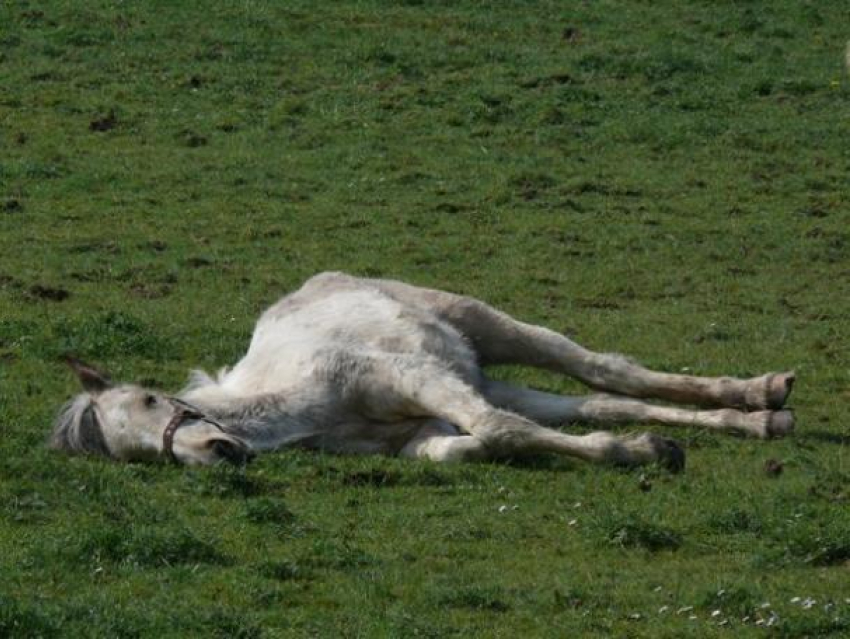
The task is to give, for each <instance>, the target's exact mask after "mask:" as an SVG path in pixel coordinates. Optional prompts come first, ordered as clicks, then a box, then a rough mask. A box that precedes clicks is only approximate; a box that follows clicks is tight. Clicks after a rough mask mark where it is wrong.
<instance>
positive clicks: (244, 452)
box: [212, 439, 254, 466]
mask: <svg viewBox="0 0 850 639" xmlns="http://www.w3.org/2000/svg"><path fill="white" fill-rule="evenodd" d="M212 451H213V453H215V455H216V457H218V458H220V459H223V460H225V461H227V462H230V463H231V464H237V465H240V466H241V465H242V464H247V463H248V462H249V461H251V460H252V459H253V458H254V453H253V452H252V451H251V450H250V449H249V448H248V447H247V446H245V445H244V444H241V443H238V442H234V441H231V440H229V439H217V440H215V441H214V442H213V445H212Z"/></svg>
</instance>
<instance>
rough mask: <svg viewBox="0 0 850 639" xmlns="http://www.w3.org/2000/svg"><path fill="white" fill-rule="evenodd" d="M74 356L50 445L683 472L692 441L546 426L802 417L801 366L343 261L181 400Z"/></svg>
mask: <svg viewBox="0 0 850 639" xmlns="http://www.w3.org/2000/svg"><path fill="white" fill-rule="evenodd" d="M69 362H70V364H71V366H72V367H73V368H74V369H75V371H76V373H77V374H78V376H79V378H80V380H81V381H82V384H83V386H84V388H85V390H86V392H85V393H83V394H81V395H79V396H77V397H76V398H74V399H72V400H71V401H70V402H68V404H66V405H65V407H64V408H63V409H62V411H61V413H60V414H59V417H58V419H57V422H56V425H55V429H54V432H53V437H52V442H51V443H52V445H53V447H55V448H58V449H62V450H67V451H71V452H82V453H98V454H102V455H106V456H107V457H111V458H113V459H118V460H123V461H130V460H158V459H164V460H172V461H177V462H182V463H187V464H209V463H212V462H216V461H218V460H221V459H224V460H228V461H232V462H237V463H240V462H244V461H246V460H248V459H249V458H250V457H252V456H253V454H254V453H256V452H261V451H268V450H277V449H281V448H285V447H287V446H298V447H302V448H310V449H318V450H323V451H331V452H335V453H359V454H371V453H381V454H387V455H400V456H404V457H416V458H425V459H431V460H436V461H465V460H480V459H488V458H494V457H504V456H510V455H518V454H523V453H541V452H553V453H561V454H565V455H571V456H574V457H579V458H581V459H585V460H588V461H592V462H608V463H617V464H645V463H651V462H660V463H662V464H664V465H666V466H668V467H669V468H671V469H673V470H680V469H681V468H683V466H684V453H683V451H682V449H681V448H680V447H679V446H678V445H677V444H676V443H675V442H674V441H672V440H670V439H666V438H663V437H660V436H658V435H653V434H650V433H646V434H641V435H636V436H624V437H622V436H615V435H613V434H610V433H608V432H593V433H590V434H586V435H569V434H566V433H563V432H560V431H557V430H553V429H550V428H547V427H544V426H542V425H540V424H541V423H549V424H559V423H564V422H571V421H599V422H604V423H613V422H656V423H662V424H685V425H689V426H703V427H706V428H712V429H716V430H729V431H737V432H741V433H745V434H748V435H752V436H755V437H760V438H769V437H775V436H782V435H785V434H787V433H789V432H790V431H791V430H792V429H793V424H794V422H793V416H792V413H791V412H790V411H788V410H782V406H783V405H784V403H785V401H786V399H787V397H788V394H789V393H790V391H791V387H792V384H793V382H794V375H793V374H792V373H772V374H767V375H763V376H761V377H755V378H752V379H734V378H729V377H720V378H708V377H693V376H689V375H675V374H668V373H660V372H654V371H650V370H647V369H645V368H643V367H641V366H640V365H638V364H636V363H634V362H632V361H630V360H628V359H626V358H624V357H622V356H619V355H613V354H603V353H595V352H592V351H589V350H587V349H585V348H583V347H581V346H579V345H578V344H576V343H575V342H573V341H571V340H569V339H567V338H566V337H564V336H562V335H559V334H557V333H555V332H553V331H550V330H548V329H545V328H541V327H539V326H533V325H530V324H525V323H523V322H520V321H517V320H515V319H513V318H511V317H509V316H508V315H506V314H504V313H502V312H500V311H498V310H495V309H493V308H492V307H490V306H488V305H486V304H484V303H483V302H480V301H478V300H475V299H472V298H469V297H463V296H459V295H454V294H451V293H445V292H441V291H436V290H430V289H424V288H418V287H415V286H410V285H407V284H403V283H401V282H395V281H390V280H371V279H361V278H357V277H351V276H348V275H344V274H342V273H324V274H321V275H317V276H315V277H313V278H311V279H310V280H308V281H307V282H306V283H305V284H304V285H303V286H302V288H301V289H299V290H298V291H296V292H294V293H292V294H290V295H287V296H285V297H284V298H283V299H281V300H280V301H278V302H277V303H276V304H274V305H273V306H272V307H271V308H269V309H268V310H267V311H266V312H265V313H264V314H263V315H262V317H260V320H259V322H258V323H257V326H256V329H255V331H254V335H253V338H252V340H251V344H250V347H249V349H248V353H247V354H246V355H245V356H244V357H243V358H242V360H241V361H240V362H239V363H238V364H236V366H235V367H233V368H232V369H230V370H228V369H223V370H222V371H220V372H219V374H218V376H217V379H213V378H211V377H210V376H208V375H206V374H205V373H203V372H199V371H195V372H193V374H192V377H191V380H190V383H189V385H188V387H187V388H186V389H184V390H183V391H182V393H180V395H179V396H177V397H171V396H168V395H164V394H162V393H161V392H158V391H153V390H147V389H144V388H141V387H139V386H135V385H131V384H119V385H114V384H112V383H111V382H110V381H109V379H108V377H107V376H105V375H104V374H102V373H99V372H97V371H96V370H95V369H93V368H91V367H89V366H87V365H85V364H83V363H81V362H79V361H77V360H73V359H70V358H69ZM490 364H524V365H528V366H538V367H542V368H546V369H549V370H554V371H557V372H560V373H564V374H567V375H571V376H573V377H576V378H578V379H580V380H581V381H583V382H585V383H586V384H588V385H589V386H591V387H593V388H595V389H599V390H602V391H607V393H609V394H595V395H589V396H585V397H564V396H559V395H554V394H550V393H544V392H540V391H536V390H530V389H526V388H520V387H517V386H514V385H511V384H507V383H504V382H499V381H494V380H491V379H488V378H487V377H486V376H485V374H484V372H483V370H482V368H483V367H484V366H487V365H490ZM627 396H629V397H636V398H657V399H661V400H667V401H670V402H675V403H681V404H693V405H698V406H703V407H705V406H711V407H715V409H714V410H697V409H694V408H681V407H669V406H661V405H657V404H650V403H646V402H642V401H638V400H636V399H630V398H629V397H627Z"/></svg>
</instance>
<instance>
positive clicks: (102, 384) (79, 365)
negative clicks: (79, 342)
mask: <svg viewBox="0 0 850 639" xmlns="http://www.w3.org/2000/svg"><path fill="white" fill-rule="evenodd" d="M64 359H65V363H66V364H68V366H70V367H71V370H73V371H74V372H75V373H76V374H77V377H78V378H79V379H80V383H81V384H82V385H83V388H85V389H86V390H87V391H89V392H90V393H101V392H103V391H105V390H107V389H109V388H112V380H111V379H109V375H107V374H106V373H101V372H100V371H98V370H97V369H95V368H92V367H91V366H89V365H88V364H84V363H83V362H81V361H80V360H78V359H77V358H76V357H71V356H70V355H68V356H66V357H65V358H64Z"/></svg>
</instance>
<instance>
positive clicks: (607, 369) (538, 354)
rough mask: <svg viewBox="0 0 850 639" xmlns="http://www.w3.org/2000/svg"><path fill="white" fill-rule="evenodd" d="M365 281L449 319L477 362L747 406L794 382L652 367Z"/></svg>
mask: <svg viewBox="0 0 850 639" xmlns="http://www.w3.org/2000/svg"><path fill="white" fill-rule="evenodd" d="M370 283H371V284H373V285H375V286H377V287H379V288H380V289H381V290H383V291H384V292H385V293H387V294H388V295H390V296H392V297H394V298H396V299H398V300H400V301H403V302H405V303H409V304H413V305H416V306H420V307H422V308H427V309H428V310H430V311H431V312H433V313H435V314H437V315H438V316H439V317H441V318H442V319H444V320H446V321H447V322H449V323H451V324H452V325H454V326H455V327H456V328H457V329H458V330H459V331H460V332H461V333H463V334H464V335H466V337H467V338H468V339H469V340H470V341H471V342H472V344H473V346H474V348H475V350H476V352H477V353H478V355H479V357H480V360H481V364H482V365H484V366H486V365H488V364H523V365H527V366H537V367H540V368H547V369H549V370H554V371H557V372H561V373H566V374H567V375H571V376H573V377H576V378H578V379H580V380H581V381H583V382H585V383H586V384H588V385H589V386H591V387H593V388H597V389H600V390H605V391H609V392H612V393H617V394H621V395H629V396H632V397H643V398H650V397H654V398H658V399H664V400H668V401H672V402H678V403H683V404H697V405H703V406H729V407H735V408H744V409H748V410H763V409H778V408H781V407H782V406H783V405H784V404H785V401H786V399H787V397H788V395H789V393H790V392H791V387H792V385H793V383H794V375H793V373H770V374H767V375H762V376H761V377H755V378H752V379H735V378H732V377H695V376H692V375H677V374H671V373H660V372H656V371H651V370H649V369H646V368H644V367H643V366H641V365H639V364H637V363H635V362H633V361H631V360H629V359H627V358H626V357H623V356H622V355H616V354H611V353H597V352H594V351H591V350H588V349H586V348H584V347H583V346H580V345H579V344H577V343H575V342H573V341H572V340H570V339H568V338H567V337H564V336H563V335H560V334H558V333H556V332H554V331H551V330H549V329H547V328H543V327H541V326H535V325H533V324H526V323H525V322H520V321H518V320H515V319H514V318H512V317H511V316H509V315H507V314H505V313H503V312H501V311H499V310H496V309H494V308H492V307H491V306H488V305H487V304H485V303H484V302H481V301H479V300H476V299H473V298H470V297H464V296H460V295H454V294H452V293H445V292H442V291H436V290H431V289H423V288H418V287H415V286H410V285H408V284H403V283H401V282H394V281H389V280H375V281H374V282H370Z"/></svg>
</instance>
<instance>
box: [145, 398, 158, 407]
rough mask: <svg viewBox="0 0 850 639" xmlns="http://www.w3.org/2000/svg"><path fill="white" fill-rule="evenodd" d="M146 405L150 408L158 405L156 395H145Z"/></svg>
mask: <svg viewBox="0 0 850 639" xmlns="http://www.w3.org/2000/svg"><path fill="white" fill-rule="evenodd" d="M145 406H147V407H148V408H153V407H154V406H156V395H145Z"/></svg>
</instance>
